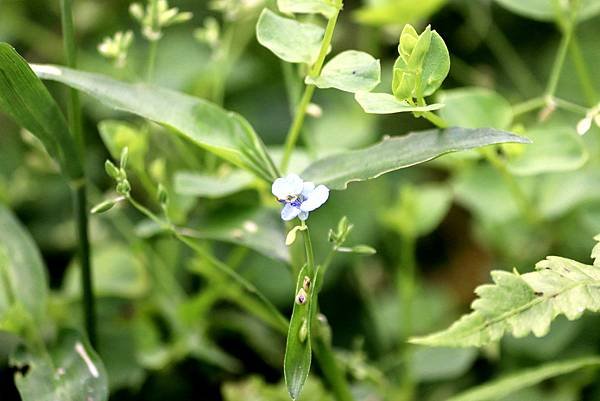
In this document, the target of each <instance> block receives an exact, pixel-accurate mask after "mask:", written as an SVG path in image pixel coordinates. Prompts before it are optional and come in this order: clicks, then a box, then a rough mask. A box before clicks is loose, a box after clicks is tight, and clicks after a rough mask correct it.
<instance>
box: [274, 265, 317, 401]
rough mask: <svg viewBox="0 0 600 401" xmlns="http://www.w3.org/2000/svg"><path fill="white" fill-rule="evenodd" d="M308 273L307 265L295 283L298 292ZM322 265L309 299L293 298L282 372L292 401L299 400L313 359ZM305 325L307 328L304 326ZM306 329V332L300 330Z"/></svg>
mask: <svg viewBox="0 0 600 401" xmlns="http://www.w3.org/2000/svg"><path fill="white" fill-rule="evenodd" d="M307 274H308V269H307V267H306V266H304V267H303V268H302V269H301V270H300V273H299V274H298V281H297V284H296V292H295V293H294V300H295V299H296V295H297V294H298V292H299V291H300V290H301V289H302V288H303V283H304V277H305V276H306V275H307ZM319 279H320V275H319V266H317V268H316V270H315V273H314V277H313V278H312V282H311V283H310V289H309V291H307V298H306V301H305V302H304V304H300V303H298V302H296V301H294V309H293V311H292V317H291V318H290V326H289V329H288V335H287V341H286V345H285V358H284V361H283V374H284V377H285V383H286V385H287V389H288V392H289V394H290V396H291V397H292V400H297V399H298V397H299V396H300V392H301V391H302V387H304V383H305V382H306V379H307V378H308V373H309V372H310V364H311V359H312V350H311V341H312V340H311V328H312V327H311V326H312V322H313V318H314V316H315V313H316V309H317V299H316V297H317V290H318V288H319V286H320V285H321V283H320V280H319ZM303 326H304V327H303ZM301 331H303V332H304V334H301V333H300V332H301Z"/></svg>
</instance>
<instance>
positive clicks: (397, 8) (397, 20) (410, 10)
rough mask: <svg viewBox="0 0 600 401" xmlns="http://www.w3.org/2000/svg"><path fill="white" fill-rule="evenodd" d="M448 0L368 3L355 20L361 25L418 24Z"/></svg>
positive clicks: (379, 0)
mask: <svg viewBox="0 0 600 401" xmlns="http://www.w3.org/2000/svg"><path fill="white" fill-rule="evenodd" d="M447 1H448V0H419V1H418V2H416V1H414V0H378V1H369V2H366V3H367V5H365V6H363V7H362V8H359V9H358V10H356V11H355V12H354V18H355V19H356V20H357V21H358V22H360V23H361V24H367V25H374V26H377V27H381V26H382V25H402V24H406V23H412V24H416V23H418V22H420V21H422V20H427V19H429V17H430V16H431V15H432V14H434V13H435V12H436V11H438V10H439V9H440V8H442V6H443V5H444V4H446V2H447Z"/></svg>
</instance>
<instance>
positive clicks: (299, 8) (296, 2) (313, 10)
mask: <svg viewBox="0 0 600 401" xmlns="http://www.w3.org/2000/svg"><path fill="white" fill-rule="evenodd" d="M277 7H278V8H279V11H281V12H282V13H288V14H289V13H298V14H323V16H324V17H326V18H331V17H332V16H334V15H335V13H336V12H337V8H336V6H335V4H334V3H333V1H331V0H277Z"/></svg>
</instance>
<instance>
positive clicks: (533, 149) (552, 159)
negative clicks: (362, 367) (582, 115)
mask: <svg viewBox="0 0 600 401" xmlns="http://www.w3.org/2000/svg"><path fill="white" fill-rule="evenodd" d="M525 136H526V137H527V138H529V139H531V141H532V144H531V145H530V146H527V147H525V148H524V149H523V151H522V152H520V153H518V154H517V155H516V156H514V157H511V158H510V159H509V161H508V163H507V165H508V169H509V170H510V172H511V173H513V174H516V175H536V174H542V173H550V172H559V171H572V170H577V169H578V168H580V167H582V166H583V165H584V164H585V163H586V162H587V160H588V158H589V154H588V152H587V150H586V148H585V145H584V143H583V140H582V138H581V136H579V135H577V133H576V132H575V130H574V129H573V128H570V127H548V128H537V129H533V130H530V131H528V132H527V133H526V134H525Z"/></svg>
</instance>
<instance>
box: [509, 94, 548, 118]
mask: <svg viewBox="0 0 600 401" xmlns="http://www.w3.org/2000/svg"><path fill="white" fill-rule="evenodd" d="M546 103H547V102H546V98H544V97H543V96H539V97H535V98H533V99H529V100H526V101H524V102H521V103H517V104H515V105H514V106H513V107H512V109H513V116H515V117H516V116H519V115H521V114H526V113H529V112H531V111H534V110H537V109H539V108H540V107H543V106H544V105H545V104H546Z"/></svg>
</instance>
